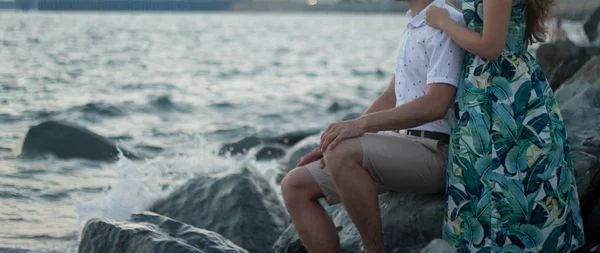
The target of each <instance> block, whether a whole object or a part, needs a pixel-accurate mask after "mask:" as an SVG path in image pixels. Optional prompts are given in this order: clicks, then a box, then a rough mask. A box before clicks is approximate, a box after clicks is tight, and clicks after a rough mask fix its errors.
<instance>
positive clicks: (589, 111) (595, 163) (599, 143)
mask: <svg viewBox="0 0 600 253" xmlns="http://www.w3.org/2000/svg"><path fill="white" fill-rule="evenodd" d="M599 70H600V58H599V57H595V58H593V59H592V60H590V61H589V62H588V63H586V65H585V66H584V67H583V68H581V70H579V71H578V72H577V73H576V74H575V75H574V76H573V77H572V78H571V79H570V80H569V81H567V82H566V83H565V84H563V85H562V87H561V88H560V89H559V90H557V91H556V94H555V95H556V100H557V103H558V104H559V107H560V108H561V111H562V115H563V118H564V121H565V128H566V129H567V136H568V140H569V143H570V144H571V150H572V153H571V156H572V161H573V167H574V169H575V175H576V179H577V188H578V193H579V198H580V203H581V214H582V218H583V222H584V227H585V235H586V245H585V246H584V249H583V250H582V252H592V251H589V249H591V248H592V247H594V246H595V245H596V244H599V243H600V241H599V240H598V238H600V227H598V224H599V223H600V138H599V136H600V74H599V73H597V72H598V71H599Z"/></svg>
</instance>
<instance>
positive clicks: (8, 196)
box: [0, 190, 31, 199]
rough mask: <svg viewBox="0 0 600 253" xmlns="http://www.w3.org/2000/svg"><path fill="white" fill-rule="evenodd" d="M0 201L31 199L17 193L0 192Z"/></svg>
mask: <svg viewBox="0 0 600 253" xmlns="http://www.w3.org/2000/svg"><path fill="white" fill-rule="evenodd" d="M0 199H31V197H29V196H27V195H24V194H22V193H19V192H14V191H9V190H0Z"/></svg>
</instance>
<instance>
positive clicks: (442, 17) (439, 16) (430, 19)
mask: <svg viewBox="0 0 600 253" xmlns="http://www.w3.org/2000/svg"><path fill="white" fill-rule="evenodd" d="M448 19H450V13H449V12H448V10H446V9H444V8H440V7H437V6H430V7H429V8H428V9H427V12H425V23H427V25H428V26H430V27H432V28H435V29H439V30H442V26H443V25H444V23H446V22H448Z"/></svg>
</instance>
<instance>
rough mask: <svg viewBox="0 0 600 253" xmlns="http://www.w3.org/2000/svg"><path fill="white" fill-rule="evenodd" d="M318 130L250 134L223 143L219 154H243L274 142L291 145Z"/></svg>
mask: <svg viewBox="0 0 600 253" xmlns="http://www.w3.org/2000/svg"><path fill="white" fill-rule="evenodd" d="M319 131H320V130H318V129H307V130H300V131H295V132H290V133H286V134H283V135H280V136H275V137H258V136H250V137H246V138H244V139H241V140H239V141H237V142H234V143H229V144H225V145H223V147H221V149H220V150H219V155H224V154H227V153H230V154H232V155H237V154H245V153H247V152H248V151H249V150H250V149H251V148H253V147H256V146H259V145H261V144H269V143H276V144H282V145H286V146H292V145H294V144H296V143H297V142H299V141H301V140H302V139H304V138H306V137H307V136H310V135H313V134H316V133H318V132H319Z"/></svg>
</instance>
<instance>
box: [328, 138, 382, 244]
mask: <svg viewBox="0 0 600 253" xmlns="http://www.w3.org/2000/svg"><path fill="white" fill-rule="evenodd" d="M325 164H326V165H327V168H328V169H329V171H331V177H332V179H333V182H334V183H335V185H336V187H337V190H338V194H339V197H340V199H341V200H342V203H343V204H344V207H346V210H347V211H348V214H349V215H350V218H351V219H352V221H354V224H355V225H356V228H357V229H358V232H359V233H360V237H361V238H362V241H363V245H364V249H365V253H383V252H385V248H384V244H383V232H382V228H381V216H380V214H379V213H380V210H379V200H378V198H377V189H376V188H375V185H374V184H373V179H372V178H371V175H370V174H369V173H368V172H367V171H366V170H365V169H363V168H362V167H361V166H362V148H361V145H360V141H359V140H358V139H349V140H345V141H343V142H342V143H340V144H339V145H338V146H337V147H336V148H335V149H334V150H331V151H327V152H325Z"/></svg>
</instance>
